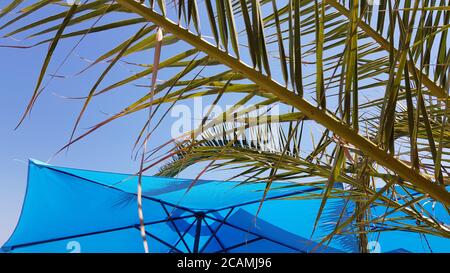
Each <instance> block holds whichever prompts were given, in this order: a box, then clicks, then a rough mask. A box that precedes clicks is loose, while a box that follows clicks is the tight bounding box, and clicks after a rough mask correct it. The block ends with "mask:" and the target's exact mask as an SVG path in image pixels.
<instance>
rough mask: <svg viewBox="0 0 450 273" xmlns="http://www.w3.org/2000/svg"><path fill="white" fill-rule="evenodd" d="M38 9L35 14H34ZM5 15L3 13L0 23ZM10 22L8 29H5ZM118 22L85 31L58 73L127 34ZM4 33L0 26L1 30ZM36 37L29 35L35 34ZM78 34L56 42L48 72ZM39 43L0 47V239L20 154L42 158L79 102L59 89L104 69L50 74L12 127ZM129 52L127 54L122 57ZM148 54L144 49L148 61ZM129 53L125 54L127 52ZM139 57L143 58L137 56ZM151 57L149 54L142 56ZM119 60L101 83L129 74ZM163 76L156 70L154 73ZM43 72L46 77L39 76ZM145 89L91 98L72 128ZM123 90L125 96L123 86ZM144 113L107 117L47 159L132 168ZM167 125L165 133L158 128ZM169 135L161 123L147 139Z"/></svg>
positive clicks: (58, 142)
mask: <svg viewBox="0 0 450 273" xmlns="http://www.w3.org/2000/svg"><path fill="white" fill-rule="evenodd" d="M41 15H42V14H41ZM10 18H12V16H11V15H10V16H8V17H7V18H3V19H2V22H6V20H7V19H10ZM9 29H11V28H9ZM134 29H136V27H134V28H132V29H130V28H128V29H123V30H122V31H119V32H115V33H114V34H101V35H94V36H93V37H87V38H86V39H85V40H84V41H83V43H82V44H81V45H80V47H78V48H77V49H76V51H75V54H73V55H71V56H70V58H69V60H68V61H67V63H66V65H64V66H63V67H62V69H61V71H60V73H59V74H62V75H69V76H70V75H73V74H75V73H76V72H78V71H80V70H81V69H82V68H84V67H86V66H87V64H88V63H87V62H86V61H83V60H81V59H80V58H79V57H78V56H82V57H85V58H90V59H95V58H96V57H98V56H99V55H98V54H99V52H101V51H102V50H103V51H105V50H109V49H111V48H112V46H113V45H116V44H118V43H119V42H122V40H123V39H124V38H125V37H129V36H130V35H132V33H134V32H132V30H134ZM4 33H6V32H2V33H1V34H2V35H3V34H4ZM35 41H36V40H35ZM76 41H78V39H70V40H66V41H64V42H62V43H61V44H60V46H59V47H58V49H57V51H56V53H55V56H54V58H53V61H52V64H51V66H50V68H49V70H48V71H49V73H53V72H54V71H55V70H56V68H57V67H58V65H59V64H60V63H61V62H62V60H63V59H64V58H65V57H66V55H67V53H68V52H69V51H70V49H71V48H72V47H73V45H74V43H75V42H76ZM0 44H2V45H4V44H21V45H27V44H31V42H28V41H23V42H20V43H15V42H14V41H12V40H10V39H0ZM46 52H47V46H46V45H42V46H39V47H36V48H31V49H26V50H24V49H11V48H1V49H0V58H1V60H2V65H1V71H2V73H1V74H0V80H1V82H2V85H1V87H0V88H1V90H0V142H1V143H2V145H1V146H0V206H1V207H2V208H3V209H2V210H0V245H2V244H3V243H4V242H5V241H6V240H7V239H8V236H9V235H10V234H11V232H12V230H13V228H14V226H15V224H16V221H17V219H18V217H19V214H20V208H21V205H22V201H23V196H24V193H25V186H26V178H27V160H28V159H29V158H35V159H39V160H42V161H47V160H49V159H50V158H51V157H52V156H53V155H54V154H55V152H56V151H58V149H59V148H61V147H62V146H63V145H64V144H65V143H67V141H68V139H69V137H70V132H71V130H72V127H73V125H74V122H75V119H76V116H77V114H78V113H79V111H80V109H81V105H82V104H81V103H82V101H75V100H68V99H64V98H61V96H80V95H86V94H87V93H88V92H89V89H90V88H91V86H92V85H93V83H94V79H96V77H97V76H98V75H99V73H101V71H102V69H104V68H105V65H104V64H100V65H99V66H98V68H94V69H92V70H89V71H88V72H86V73H84V74H83V75H82V76H80V77H69V78H66V79H60V78H55V79H54V80H53V81H52V82H51V84H50V85H49V86H48V88H47V89H46V90H45V92H44V93H43V94H42V96H41V97H40V98H39V99H38V101H37V103H36V107H35V108H33V111H32V113H31V116H30V117H29V118H27V119H26V120H25V122H24V123H23V124H22V126H20V128H19V129H17V130H14V127H15V126H16V125H17V122H18V121H19V119H20V116H21V114H22V113H23V111H24V110H25V107H26V105H27V103H28V100H29V99H30V97H31V95H32V92H33V90H34V87H35V84H36V80H37V77H38V73H39V70H40V67H41V65H42V62H43V59H44V56H45V53H46ZM130 59H131V58H128V60H130ZM151 59H152V56H151V55H150V56H148V60H151ZM131 60H132V59H131ZM141 62H144V61H143V60H141ZM147 62H148V63H151V61H147ZM126 69H127V68H125V67H123V66H120V65H119V66H118V68H117V69H116V70H114V71H112V72H111V74H110V76H109V77H108V79H107V80H106V82H108V81H109V82H112V81H114V80H118V79H119V78H120V79H121V78H123V77H124V76H126V75H130V72H129V71H127V70H126ZM161 76H162V77H164V75H163V74H162V75H161ZM47 79H48V77H47ZM145 91H146V90H143V89H142V88H141V89H139V88H135V87H133V86H128V87H124V88H121V89H120V92H118V93H116V94H113V95H110V96H105V97H102V98H99V99H96V100H94V101H93V104H92V105H91V106H90V107H89V109H88V111H87V113H86V116H85V117H86V118H85V119H83V121H82V123H81V125H80V127H79V128H80V131H79V132H81V131H82V130H83V129H85V128H87V127H88V126H92V125H94V124H95V123H96V122H98V121H100V120H101V119H104V118H106V117H107V116H106V115H107V114H108V113H116V112H117V111H119V110H120V109H121V108H122V107H124V106H126V103H127V102H131V101H132V100H133V98H134V99H135V98H137V97H139V95H142V94H144V92H145ZM125 92H126V93H127V95H126V96H124V95H123V93H125ZM144 118H145V115H141V114H138V115H134V116H133V117H130V118H124V119H121V120H118V121H117V122H114V123H113V124H111V125H110V126H107V127H105V128H104V129H102V130H100V131H98V132H97V133H95V134H93V135H91V136H89V137H88V138H86V139H85V140H83V141H82V142H80V143H78V144H76V145H74V146H72V148H71V149H70V151H69V152H68V153H61V154H59V155H58V156H56V157H55V158H53V159H52V160H51V161H50V162H49V163H51V164H54V165H61V166H69V167H75V168H85V169H97V170H105V171H108V170H109V171H115V172H127V173H133V172H135V171H136V170H137V166H138V165H137V162H135V161H134V160H132V158H131V150H132V146H133V143H134V141H135V138H136V136H137V133H138V132H139V130H140V129H141V127H142V126H143V122H144ZM165 132H167V134H165ZM169 136H170V133H169V131H168V130H161V131H160V132H159V133H158V134H155V136H154V137H153V140H152V142H153V143H162V141H163V140H167V138H168V137H169Z"/></svg>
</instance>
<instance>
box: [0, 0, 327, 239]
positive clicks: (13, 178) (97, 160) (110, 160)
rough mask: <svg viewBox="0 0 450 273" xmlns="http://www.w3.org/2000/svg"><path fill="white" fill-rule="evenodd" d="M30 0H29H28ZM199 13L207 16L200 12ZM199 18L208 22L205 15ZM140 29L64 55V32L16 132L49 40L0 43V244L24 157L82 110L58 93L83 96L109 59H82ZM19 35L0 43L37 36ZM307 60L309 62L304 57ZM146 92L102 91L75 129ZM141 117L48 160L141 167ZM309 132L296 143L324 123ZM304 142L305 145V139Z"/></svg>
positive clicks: (129, 70)
mask: <svg viewBox="0 0 450 273" xmlns="http://www.w3.org/2000/svg"><path fill="white" fill-rule="evenodd" d="M31 2H32V1H29V2H28V3H31ZM280 2H284V1H280ZM267 6H270V5H267ZM280 6H281V3H280ZM265 8H267V7H265ZM49 14H50V12H49V10H48V9H47V10H45V11H42V12H39V13H37V14H36V15H33V16H32V17H31V18H27V19H26V20H24V21H22V22H21V23H20V24H18V25H24V24H25V23H27V22H28V23H29V22H32V21H34V20H35V19H36V18H43V17H45V15H47V16H48V15H49ZM203 15H204V14H203ZM203 15H201V16H203ZM116 16H117V15H116ZM119 16H120V15H119ZM204 16H205V17H206V15H204ZM11 18H13V15H12V14H9V15H7V16H5V17H4V18H2V19H1V20H0V25H1V24H3V23H5V22H7V21H8V20H10V19H11ZM118 18H119V17H111V16H109V17H106V18H102V20H101V22H100V23H99V25H101V24H105V23H108V22H111V21H114V20H116V19H118ZM127 18H129V17H127ZM239 20H240V19H239ZM202 21H204V22H206V21H207V19H205V20H202ZM58 23H60V22H58ZM238 23H239V21H238ZM91 24H92V22H91V21H89V22H87V23H84V24H83V25H84V26H85V27H86V28H88V27H90V26H91ZM205 24H206V23H205ZM52 25H53V24H50V26H52ZM14 27H15V26H14V25H13V26H12V27H9V28H7V29H4V30H0V37H1V36H3V35H5V34H6V33H8V32H9V31H11V30H13V29H14ZM140 27H141V25H139V26H132V27H126V28H121V29H120V30H115V31H114V32H105V33H97V34H94V35H89V36H87V37H86V38H85V39H84V40H83V41H82V43H81V44H80V46H78V47H77V48H76V49H75V51H74V52H73V54H69V52H70V51H71V50H72V48H73V46H74V44H76V43H77V42H78V41H79V38H70V39H65V40H63V41H61V42H60V44H59V45H58V48H57V50H56V52H55V54H54V56H53V59H52V62H51V65H50V67H49V69H48V71H47V72H48V74H53V73H54V72H55V71H56V70H57V68H58V67H59V66H60V64H61V63H62V62H63V60H64V59H65V58H66V56H68V54H69V57H68V59H67V62H66V63H65V64H64V65H63V66H62V68H61V69H60V70H59V72H58V73H57V74H58V76H64V78H62V77H56V78H54V79H53V80H52V81H51V83H50V84H49V85H48V87H47V88H46V89H45V91H44V92H43V93H42V95H41V96H40V97H39V99H38V100H37V102H36V104H35V106H34V108H33V110H32V112H31V115H30V117H29V118H27V119H26V120H25V122H24V123H23V124H22V125H21V126H20V127H19V128H18V129H17V130H14V128H15V126H16V125H17V123H18V121H19V120H20V117H21V115H22V113H23V112H24V110H25V108H26V105H27V103H28V101H29V99H30V97H31V95H32V92H33V90H34V88H35V84H36V80H37V78H38V75H39V71H40V68H41V66H42V63H43V60H44V57H45V54H46V52H47V45H40V46H37V47H33V48H30V49H14V48H1V47H0V60H1V63H0V69H1V73H0V81H1V85H0V143H1V145H0V206H1V208H2V209H1V210H0V245H2V244H3V243H4V242H5V241H6V240H7V239H8V237H9V235H10V234H11V233H12V231H13V229H14V227H15V225H16V223H17V220H18V217H19V214H20V209H21V206H22V202H23V197H24V193H25V187H26V179H27V160H28V159H29V158H34V159H38V160H41V161H47V160H49V159H50V158H52V156H53V155H54V154H55V152H57V151H58V150H59V149H60V148H61V147H62V146H64V145H65V144H66V143H67V141H68V140H69V137H70V133H71V131H72V128H73V125H74V123H75V120H76V117H77V116H78V113H79V112H80V110H81V107H82V103H83V101H81V100H70V99H67V98H64V97H79V96H86V95H87V94H88V93H89V90H90V89H91V87H92V86H93V84H94V83H95V80H96V79H97V78H98V76H99V75H100V74H101V73H102V71H103V70H104V69H105V68H106V67H107V64H105V63H100V64H98V65H96V66H95V67H94V68H92V69H89V70H87V71H86V72H84V73H83V74H81V75H80V76H74V75H75V74H76V73H77V72H79V71H81V70H82V69H83V68H85V67H86V66H88V65H89V62H88V61H86V59H88V60H95V59H96V58H97V57H99V56H100V55H101V54H103V53H105V52H107V51H109V50H110V49H112V48H113V47H115V46H117V45H118V44H120V43H122V42H123V41H124V40H126V39H128V38H129V37H131V36H132V35H134V34H135V33H136V32H137V30H138V29H139V28H140ZM42 29H43V28H40V29H39V30H42ZM78 29H79V28H77V30H78ZM73 30H74V29H73V28H71V27H69V28H68V30H67V31H73ZM34 32H35V31H32V32H28V33H27V34H32V33H34ZM203 35H206V36H208V33H205V32H203ZM241 35H243V36H246V34H245V33H244V32H243V33H241ZM313 35H314V33H312V34H310V35H309V36H307V37H303V38H306V40H307V41H308V42H311V41H313V38H312V37H311V36H313ZM25 37H26V35H24V34H20V35H17V36H15V37H14V38H15V39H19V40H22V41H15V40H13V39H10V38H0V46H1V45H20V46H24V45H32V44H33V43H35V42H38V41H40V40H41V39H24V38H25ZM51 37H52V35H50V36H48V38H51ZM274 46H275V45H274ZM188 48H190V47H187V46H186V45H185V44H182V43H176V44H175V45H170V46H164V47H163V51H162V57H161V59H162V60H164V59H166V58H167V57H168V56H173V54H174V52H175V53H176V52H184V51H186V50H187V49H188ZM272 51H273V52H272ZM272 51H271V49H270V48H269V55H271V57H274V56H277V55H278V50H272ZM241 58H243V59H249V56H248V53H246V52H241ZM309 58H311V61H312V60H313V58H314V56H310V57H309ZM125 60H126V61H129V62H135V63H146V64H151V63H152V62H153V50H152V51H145V52H144V53H143V54H135V55H132V56H127V57H126V58H125ZM271 60H272V61H273V63H272V62H271V66H272V65H274V66H273V67H272V68H271V70H272V76H273V77H274V78H275V79H277V80H278V81H280V82H281V81H282V74H281V71H280V68H279V66H278V65H277V64H278V59H276V58H272V59H271ZM305 61H309V60H308V59H306V60H305ZM306 63H307V62H306ZM314 67H315V65H307V64H306V65H304V67H303V71H304V73H305V75H308V74H310V73H311V72H313V70H314ZM141 70H142V69H138V68H136V67H135V66H130V65H125V64H124V63H119V64H117V65H116V66H115V68H114V69H113V70H112V71H111V72H110V73H109V74H108V76H107V78H106V79H105V80H104V82H103V83H102V84H101V86H100V88H101V87H106V86H108V85H109V84H112V83H115V82H117V81H119V80H122V79H124V78H126V77H129V76H130V75H132V74H133V73H134V72H137V71H141ZM178 71H179V70H178ZM221 71H223V70H221ZM214 72H216V73H217V71H215V69H214V68H210V67H208V68H207V69H205V71H203V72H202V75H204V76H205V75H207V74H209V73H214ZM174 73H176V72H174V70H170V69H169V70H163V71H160V73H159V76H158V80H160V81H164V80H167V79H169V78H171V77H173V76H174ZM49 78H50V77H49V76H48V75H47V77H46V80H48V79H49ZM313 79H314V78H313V77H310V78H309V80H313ZM46 80H45V81H44V84H45V83H46ZM136 83H138V84H146V85H149V84H150V79H149V78H147V79H143V80H141V81H138V82H136ZM148 91H149V90H148V88H142V87H136V86H134V85H131V84H129V85H126V86H123V87H120V88H118V89H116V90H115V91H112V92H109V94H107V95H105V96H99V97H96V98H95V99H94V100H93V101H92V102H91V104H90V105H89V107H88V110H87V112H86V113H85V115H84V118H83V120H82V122H81V123H80V126H79V130H78V133H82V132H83V131H84V130H86V129H87V128H88V127H90V126H93V125H95V124H96V123H98V122H100V121H102V120H104V119H106V118H107V117H108V115H109V114H115V113H117V112H119V111H120V110H122V109H123V108H124V107H125V106H128V105H129V104H130V103H132V102H134V101H135V100H136V99H138V98H140V97H142V96H143V95H144V94H146V93H147V92H148ZM310 95H311V97H313V96H315V94H310ZM238 99H239V98H238V96H236V95H233V96H231V98H229V97H225V96H224V98H222V102H221V105H222V107H225V106H226V105H229V104H232V103H233V102H234V103H235V102H236V101H237V100H238ZM213 100H214V97H213V96H211V98H209V99H208V100H204V101H203V106H204V107H205V105H208V104H210V103H211V102H212V101H213ZM183 103H186V102H183ZM250 103H251V102H250ZM187 105H188V106H189V107H191V108H192V106H193V103H192V102H189V103H187ZM205 108H207V107H205ZM161 113H164V107H163V109H162V110H161ZM147 115H148V113H147V112H146V111H144V112H142V113H137V114H134V115H132V116H129V117H125V118H121V119H119V120H116V121H114V122H113V123H111V124H110V125H107V126H106V127H103V128H101V129H100V130H98V131H97V132H95V133H94V134H92V135H90V136H88V137H87V138H85V139H83V140H82V141H81V142H78V143H76V144H75V145H73V146H72V147H71V148H70V150H69V152H68V153H65V152H63V153H61V154H59V155H58V156H56V157H54V158H52V160H51V161H50V162H49V163H50V164H53V165H59V166H66V167H73V168H82V169H91V170H103V171H112V172H124V173H135V172H136V171H137V170H138V169H139V168H138V162H136V161H135V160H133V158H132V148H133V144H134V142H135V140H136V137H137V135H138V133H139V131H140V130H141V128H142V126H143V125H144V123H145V121H146V119H147ZM175 120H176V118H171V117H170V116H169V118H167V119H166V120H165V121H164V122H163V123H162V124H161V126H160V128H159V130H158V131H157V132H156V133H155V134H153V136H152V139H151V146H153V147H154V146H156V145H157V144H162V143H164V142H166V141H167V140H168V139H169V138H170V137H171V132H170V129H171V126H172V124H173V123H174V121H175ZM200 121H201V117H193V120H192V123H194V122H200ZM307 130H308V131H309V132H308V133H307V134H305V136H304V137H303V140H302V143H303V142H305V141H306V142H308V139H309V138H310V136H311V135H313V131H315V130H322V129H321V128H320V126H317V125H314V124H313V125H311V126H308V129H307ZM310 133H311V134H310ZM318 135H321V134H318ZM302 145H303V146H304V144H302ZM306 145H308V144H306ZM305 148H308V147H303V152H308V150H307V149H305ZM202 166H204V165H196V166H194V167H192V168H189V169H188V170H187V171H185V172H183V173H182V174H181V176H182V177H186V178H193V177H195V176H196V175H197V174H198V172H199V170H201V169H202ZM154 171H155V170H153V172H154ZM151 173H152V172H150V174H151ZM229 177H230V172H229V171H227V172H220V171H219V172H217V171H214V172H210V173H206V174H204V175H203V176H202V178H204V179H208V178H211V179H225V178H229Z"/></svg>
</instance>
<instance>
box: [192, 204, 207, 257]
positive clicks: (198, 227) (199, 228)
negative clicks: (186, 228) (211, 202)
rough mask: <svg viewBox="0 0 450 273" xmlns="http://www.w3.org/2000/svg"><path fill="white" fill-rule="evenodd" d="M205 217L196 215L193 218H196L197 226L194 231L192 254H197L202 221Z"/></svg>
mask: <svg viewBox="0 0 450 273" xmlns="http://www.w3.org/2000/svg"><path fill="white" fill-rule="evenodd" d="M204 217H205V215H204V214H203V213H196V215H195V218H197V226H196V229H195V240H194V253H198V246H199V243H200V233H201V231H202V221H203V218H204Z"/></svg>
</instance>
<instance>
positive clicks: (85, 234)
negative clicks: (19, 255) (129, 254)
mask: <svg viewBox="0 0 450 273" xmlns="http://www.w3.org/2000/svg"><path fill="white" fill-rule="evenodd" d="M191 217H194V215H186V216H181V217H177V218H176V220H179V219H185V218H191ZM173 219H175V218H173ZM167 221H169V219H164V220H158V221H153V222H147V223H145V225H154V224H160V223H164V222H167ZM136 226H139V225H138V224H133V225H128V226H123V227H117V228H111V229H105V230H100V231H93V232H87V233H82V234H76V235H70V236H64V237H58V238H53V239H47V240H41V241H36V242H30V243H23V244H18V245H13V246H9V247H6V248H8V249H10V250H13V249H16V248H20V247H27V246H33V245H38V244H45V243H52V242H57V241H62V240H67V239H73V238H78V237H86V236H91V235H97V234H103V233H109V232H114V231H121V230H126V229H132V228H136Z"/></svg>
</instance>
